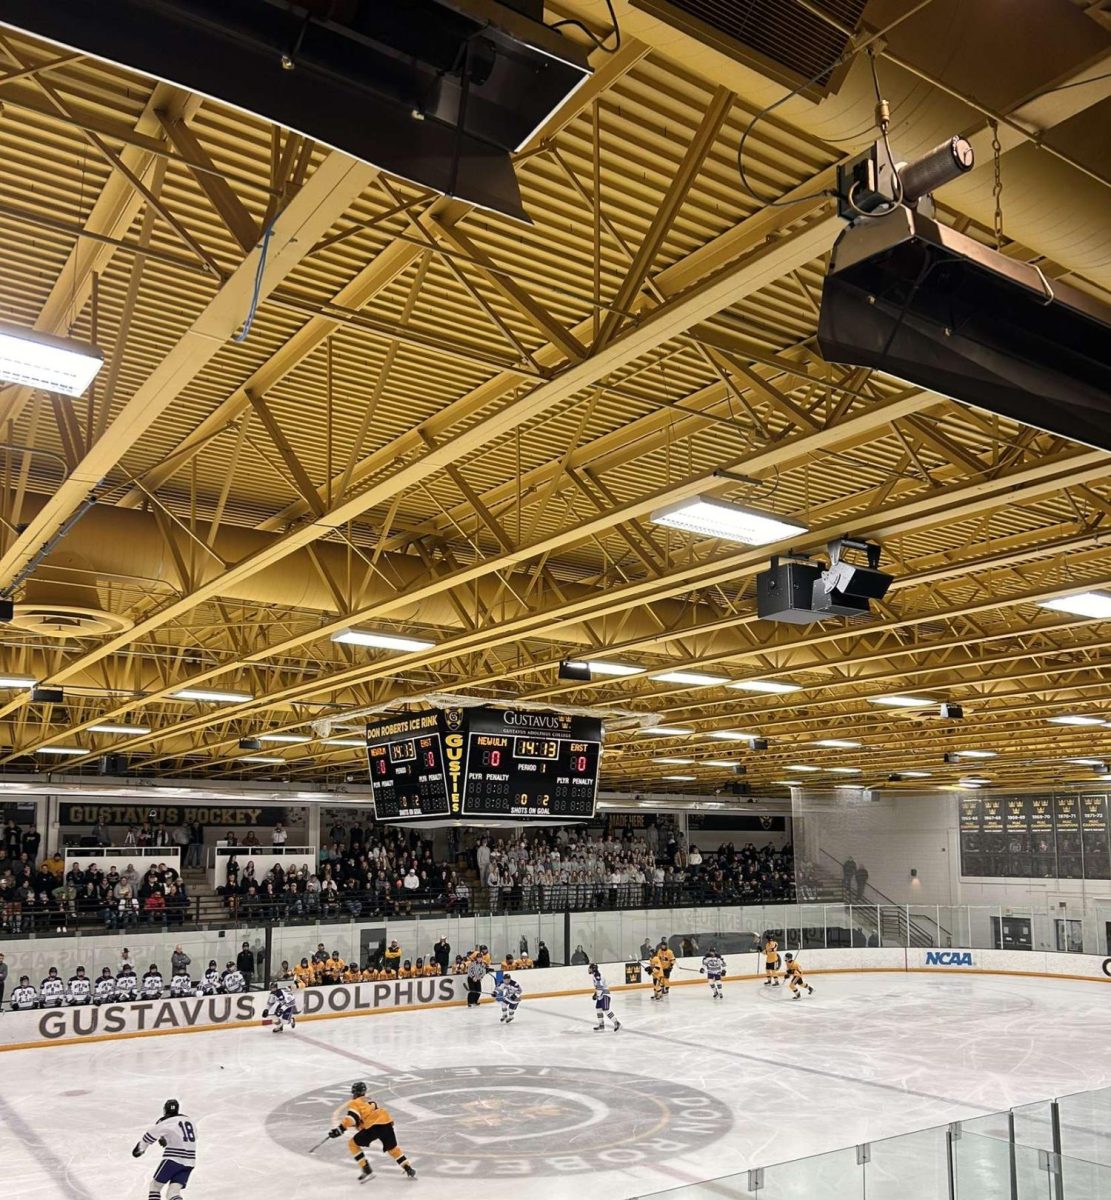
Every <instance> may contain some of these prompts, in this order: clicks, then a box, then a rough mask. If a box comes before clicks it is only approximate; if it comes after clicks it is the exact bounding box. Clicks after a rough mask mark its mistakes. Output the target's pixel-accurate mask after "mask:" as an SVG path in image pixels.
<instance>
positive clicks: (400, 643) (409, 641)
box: [332, 629, 436, 654]
mask: <svg viewBox="0 0 1111 1200" xmlns="http://www.w3.org/2000/svg"><path fill="white" fill-rule="evenodd" d="M332 641H333V642H342V643H343V644H344V645H345V646H374V647H375V648H377V649H378V650H394V651H396V652H397V653H399V654H408V653H409V652H410V651H413V650H431V649H432V648H433V647H434V646H435V645H436V643H435V642H428V641H424V640H423V639H422V638H411V637H400V636H399V635H398V634H396V633H375V632H374V630H372V629H345V630H343V632H342V633H334V634H332Z"/></svg>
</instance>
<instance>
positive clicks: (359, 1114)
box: [328, 1082, 417, 1183]
mask: <svg viewBox="0 0 1111 1200" xmlns="http://www.w3.org/2000/svg"><path fill="white" fill-rule="evenodd" d="M347 1129H352V1130H354V1131H355V1133H354V1136H353V1137H352V1138H351V1140H350V1141H349V1142H348V1143H347V1148H348V1150H350V1151H351V1154H352V1156H353V1158H354V1159H355V1161H356V1162H357V1163H358V1164H359V1182H360V1183H362V1182H363V1181H364V1180H366V1179H369V1178H370V1177H371V1175H373V1174H374V1172H373V1171H372V1170H371V1169H370V1163H368V1162H367V1160H366V1154H364V1151H365V1149H366V1148H367V1146H369V1145H370V1144H371V1142H381V1143H382V1153H383V1154H388V1155H389V1156H390V1158H392V1159H393V1160H394V1162H395V1163H397V1165H398V1166H399V1167H400V1168H401V1169H402V1170H403V1171H404V1172H405V1174H406V1175H408V1176H409V1178H410V1179H416V1177H417V1173H416V1171H415V1170H414V1169H413V1165H412V1164H411V1163H410V1162H409V1160H408V1159H407V1158H406V1157H405V1154H404V1152H403V1151H402V1149H401V1147H400V1146H399V1145H398V1144H397V1134H396V1133H395V1132H394V1127H393V1117H391V1116H390V1114H389V1113H388V1112H387V1111H386V1109H384V1108H382V1107H381V1106H380V1105H378V1104H375V1102H374V1101H373V1100H368V1099H367V1098H366V1084H365V1083H361V1082H360V1083H353V1084H352V1085H351V1100H350V1102H349V1103H348V1105H347V1112H346V1113H345V1114H344V1117H343V1120H342V1121H340V1123H339V1124H338V1125H337V1126H335V1128H334V1129H329V1130H328V1136H329V1137H331V1138H338V1137H343V1134H344V1130H347Z"/></svg>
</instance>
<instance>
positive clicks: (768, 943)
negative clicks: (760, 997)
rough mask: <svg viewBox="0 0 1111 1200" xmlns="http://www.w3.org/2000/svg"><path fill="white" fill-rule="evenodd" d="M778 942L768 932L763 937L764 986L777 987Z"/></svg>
mask: <svg viewBox="0 0 1111 1200" xmlns="http://www.w3.org/2000/svg"><path fill="white" fill-rule="evenodd" d="M778 970H779V943H778V942H777V941H776V940H775V938H773V937H772V935H771V934H770V933H769V934H768V936H767V937H766V938H765V939H764V987H779V979H778V978H777V976H776V972H777V971H778Z"/></svg>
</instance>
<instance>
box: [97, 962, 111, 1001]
mask: <svg viewBox="0 0 1111 1200" xmlns="http://www.w3.org/2000/svg"><path fill="white" fill-rule="evenodd" d="M115 998H116V979H115V976H114V975H113V974H112V972H111V971H110V970H109V969H108V968H107V967H105V968H104V970H103V971H101V973H100V978H99V979H98V980H97V981H96V984H95V985H94V987H93V1002H94V1003H96V1004H111V1003H112V1001H113V1000H115Z"/></svg>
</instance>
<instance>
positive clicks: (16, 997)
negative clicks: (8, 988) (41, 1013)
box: [12, 975, 39, 1012]
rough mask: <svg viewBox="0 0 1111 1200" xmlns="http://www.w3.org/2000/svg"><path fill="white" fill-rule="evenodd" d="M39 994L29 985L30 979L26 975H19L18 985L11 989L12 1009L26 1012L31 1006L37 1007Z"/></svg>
mask: <svg viewBox="0 0 1111 1200" xmlns="http://www.w3.org/2000/svg"><path fill="white" fill-rule="evenodd" d="M38 1006H39V994H38V992H36V991H35V989H34V988H33V987H32V986H31V981H30V979H28V978H27V976H26V975H20V977H19V987H17V988H13V989H12V1011H13V1012H26V1011H27V1010H28V1009H31V1008H38Z"/></svg>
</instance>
